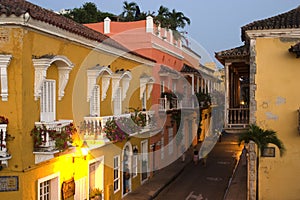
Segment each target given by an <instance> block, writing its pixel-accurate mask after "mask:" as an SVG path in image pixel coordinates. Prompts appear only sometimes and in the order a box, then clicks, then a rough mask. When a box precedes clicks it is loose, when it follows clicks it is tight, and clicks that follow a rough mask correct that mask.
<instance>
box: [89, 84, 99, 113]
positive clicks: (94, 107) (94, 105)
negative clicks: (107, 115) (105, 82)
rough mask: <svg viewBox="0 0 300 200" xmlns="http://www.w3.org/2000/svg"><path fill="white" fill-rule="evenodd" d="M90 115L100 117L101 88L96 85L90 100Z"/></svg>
mask: <svg viewBox="0 0 300 200" xmlns="http://www.w3.org/2000/svg"><path fill="white" fill-rule="evenodd" d="M90 115H91V116H97V117H99V116H100V87H99V85H95V86H94V89H93V91H92V97H91V100H90Z"/></svg>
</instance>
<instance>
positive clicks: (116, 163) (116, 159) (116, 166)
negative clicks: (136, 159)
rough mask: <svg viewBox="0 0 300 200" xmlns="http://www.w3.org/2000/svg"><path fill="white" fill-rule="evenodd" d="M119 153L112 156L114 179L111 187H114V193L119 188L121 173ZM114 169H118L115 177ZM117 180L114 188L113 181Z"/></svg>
mask: <svg viewBox="0 0 300 200" xmlns="http://www.w3.org/2000/svg"><path fill="white" fill-rule="evenodd" d="M120 164H121V162H120V155H117V156H114V171H113V172H114V175H113V178H114V181H113V188H114V193H116V192H118V191H119V190H120V180H121V179H120V174H121V166H120ZM115 170H118V173H117V175H118V176H117V177H115ZM116 182H117V188H115V183H116Z"/></svg>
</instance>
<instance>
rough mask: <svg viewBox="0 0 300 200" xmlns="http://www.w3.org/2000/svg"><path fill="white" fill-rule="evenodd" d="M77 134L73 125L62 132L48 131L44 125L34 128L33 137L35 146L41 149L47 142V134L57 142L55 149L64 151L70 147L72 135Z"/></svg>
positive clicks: (64, 128)
mask: <svg viewBox="0 0 300 200" xmlns="http://www.w3.org/2000/svg"><path fill="white" fill-rule="evenodd" d="M75 132H76V128H75V127H74V124H73V123H70V124H69V125H67V126H65V127H63V128H62V129H61V130H59V131H58V130H55V129H48V128H47V127H46V126H45V125H44V124H43V125H42V126H34V128H33V129H32V131H31V136H32V137H33V141H34V146H35V147H39V146H40V145H42V144H44V143H45V142H46V137H45V135H46V133H48V135H49V137H50V138H51V139H52V140H54V141H55V149H56V150H59V151H64V150H66V149H67V148H68V147H69V143H70V142H72V141H73V140H72V135H73V134H74V133H75Z"/></svg>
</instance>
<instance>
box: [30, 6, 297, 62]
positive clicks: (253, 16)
mask: <svg viewBox="0 0 300 200" xmlns="http://www.w3.org/2000/svg"><path fill="white" fill-rule="evenodd" d="M29 1H30V2H31V3H34V4H37V5H39V6H42V7H44V8H48V9H52V10H55V11H59V10H60V9H63V8H71V9H72V8H75V7H76V8H79V7H81V6H82V5H83V4H84V2H93V3H95V4H96V5H97V7H98V9H99V10H100V11H103V12H104V11H106V12H111V13H114V14H120V13H121V12H122V6H123V2H124V0H75V1H70V0H65V1H62V0H48V1H45V0H29ZM133 1H134V0H133ZM128 2H132V1H131V0H128ZM134 2H136V3H137V4H138V5H139V7H140V9H141V11H157V10H158V8H159V6H160V5H163V6H165V7H167V8H169V9H170V10H172V9H175V10H176V11H181V12H183V13H184V14H185V16H187V17H189V18H190V19H191V25H189V26H187V27H186V28H185V30H186V31H187V32H188V36H189V37H190V40H191V41H193V43H194V45H196V47H195V50H196V51H198V52H200V54H201V55H202V62H203V63H205V62H209V61H215V62H217V61H216V60H215V59H214V52H218V51H221V50H226V49H230V48H233V47H237V46H240V45H242V42H241V27H242V26H244V25H246V24H248V23H251V22H253V21H256V20H260V19H265V18H268V17H271V16H274V15H278V14H281V13H284V12H286V11H289V10H291V9H294V8H296V7H298V6H299V5H300V2H299V1H297V0H251V1H250V0H210V1H207V0H205V1H204V0H185V1H182V0H159V1H158V0H152V1H151V0H135V1H134Z"/></svg>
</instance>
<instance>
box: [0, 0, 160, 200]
mask: <svg viewBox="0 0 300 200" xmlns="http://www.w3.org/2000/svg"><path fill="white" fill-rule="evenodd" d="M0 8H1V9H0V12H1V17H0V24H1V26H0V35H1V36H0V46H1V52H0V68H1V77H0V80H1V82H0V86H1V95H0V96H1V98H0V107H1V109H0V115H1V117H0V123H1V125H0V145H1V146H0V162H1V171H0V182H1V188H0V196H1V199H8V200H13V199H78V200H83V199H89V196H92V195H97V194H99V193H100V194H101V195H102V198H103V199H121V198H122V197H123V196H124V195H126V194H127V193H128V192H130V191H132V190H134V189H135V188H136V187H138V186H139V185H141V184H142V183H143V182H145V181H146V180H147V178H148V177H149V175H150V174H149V170H148V169H149V155H148V152H149V149H150V145H149V139H148V134H149V131H150V130H151V131H154V130H153V129H151V128H153V126H151V124H150V123H149V120H148V119H150V117H151V115H152V113H150V112H148V111H149V108H150V107H151V101H152V99H151V93H152V80H153V77H152V68H153V66H154V65H155V61H154V60H153V59H149V58H147V57H145V56H142V55H140V54H138V53H133V52H129V51H128V49H127V48H125V47H124V46H122V45H121V44H119V43H117V42H116V41H114V40H112V39H110V38H109V37H108V36H105V35H103V34H101V33H99V32H96V31H94V30H92V29H89V28H87V27H86V26H83V25H80V24H77V23H75V22H74V21H72V20H70V19H67V18H64V17H62V16H61V15H58V14H55V13H53V12H51V11H49V10H46V9H43V8H41V7H39V6H36V5H34V4H31V3H29V2H26V1H22V0H2V1H1V2H0ZM145 77H147V78H146V79H145ZM144 80H147V81H144ZM144 96H145V98H144V99H143V98H140V97H144ZM142 100H143V101H142ZM142 105H143V108H144V110H145V111H144V112H143V113H141V112H140V111H139V110H137V109H138V107H140V108H141V106H142ZM129 108H132V109H129ZM133 111H134V112H133ZM141 118H142V120H140V119H141ZM128 119H132V120H136V121H137V122H143V124H142V125H141V126H138V125H135V124H133V125H134V127H133V128H132V127H131V129H130V131H131V132H127V133H126V134H125V133H124V131H123V132H118V134H119V135H118V134H115V132H113V131H110V130H112V129H113V130H116V126H117V127H118V128H120V126H121V125H123V126H125V127H128V126H129V124H130V122H132V121H131V120H128ZM117 120H118V123H119V124H117V125H116V123H117V122H116V121H117ZM107 122H110V123H107ZM152 122H153V121H152ZM128 123H129V124H128ZM153 123H154V122H153ZM153 123H152V125H154V124H153ZM109 125H111V126H109ZM131 125H132V124H131ZM81 150H85V152H82V151H81ZM87 151H88V152H87ZM128 174H131V176H128Z"/></svg>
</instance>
